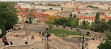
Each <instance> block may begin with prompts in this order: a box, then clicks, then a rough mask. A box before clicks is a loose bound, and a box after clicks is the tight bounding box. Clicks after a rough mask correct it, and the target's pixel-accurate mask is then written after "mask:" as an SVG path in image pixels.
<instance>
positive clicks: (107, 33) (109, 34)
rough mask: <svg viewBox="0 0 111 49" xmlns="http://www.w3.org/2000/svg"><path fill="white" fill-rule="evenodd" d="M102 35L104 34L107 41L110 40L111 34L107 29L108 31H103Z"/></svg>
mask: <svg viewBox="0 0 111 49" xmlns="http://www.w3.org/2000/svg"><path fill="white" fill-rule="evenodd" d="M104 33H105V34H106V36H107V38H108V39H109V40H111V32H110V30H109V29H108V30H105V31H104Z"/></svg>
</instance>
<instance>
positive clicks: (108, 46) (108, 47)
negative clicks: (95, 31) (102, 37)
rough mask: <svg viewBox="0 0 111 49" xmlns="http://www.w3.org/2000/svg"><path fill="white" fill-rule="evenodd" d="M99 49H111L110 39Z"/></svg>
mask: <svg viewBox="0 0 111 49" xmlns="http://www.w3.org/2000/svg"><path fill="white" fill-rule="evenodd" d="M98 48H99V49H111V41H110V40H106V41H105V43H101V44H100V45H99V46H98Z"/></svg>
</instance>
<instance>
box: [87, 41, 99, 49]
mask: <svg viewBox="0 0 111 49" xmlns="http://www.w3.org/2000/svg"><path fill="white" fill-rule="evenodd" d="M99 44H100V41H99V40H89V42H88V49H98V48H97V46H99Z"/></svg>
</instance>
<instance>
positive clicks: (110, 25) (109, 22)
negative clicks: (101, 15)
mask: <svg viewBox="0 0 111 49" xmlns="http://www.w3.org/2000/svg"><path fill="white" fill-rule="evenodd" d="M107 23H108V25H109V29H110V31H111V19H110V20H108V22H107Z"/></svg>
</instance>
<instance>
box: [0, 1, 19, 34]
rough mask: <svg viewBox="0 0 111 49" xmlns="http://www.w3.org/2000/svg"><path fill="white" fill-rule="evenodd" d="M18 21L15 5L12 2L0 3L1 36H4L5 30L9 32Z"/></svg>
mask: <svg viewBox="0 0 111 49" xmlns="http://www.w3.org/2000/svg"><path fill="white" fill-rule="evenodd" d="M17 21H18V17H17V14H16V9H15V5H14V4H13V3H12V2H0V28H1V29H2V30H3V33H2V35H4V34H5V32H4V31H5V30H9V29H10V28H12V27H13V25H15V24H16V23H17Z"/></svg>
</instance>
